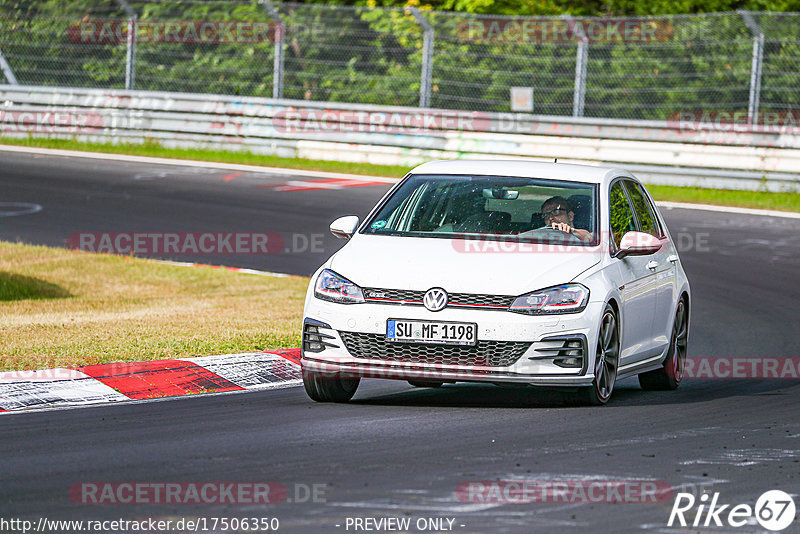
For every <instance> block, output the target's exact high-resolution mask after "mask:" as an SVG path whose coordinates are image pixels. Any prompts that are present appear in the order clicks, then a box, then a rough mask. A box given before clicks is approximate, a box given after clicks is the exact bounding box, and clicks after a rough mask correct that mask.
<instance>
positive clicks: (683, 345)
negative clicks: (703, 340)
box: [639, 299, 689, 391]
mask: <svg viewBox="0 0 800 534" xmlns="http://www.w3.org/2000/svg"><path fill="white" fill-rule="evenodd" d="M688 341H689V314H688V313H687V311H686V302H684V301H683V299H681V301H680V302H678V307H677V308H676V310H675V321H674V322H673V324H672V336H671V337H670V341H669V352H668V353H667V358H666V359H665V360H664V365H663V366H662V367H661V368H660V369H655V370H653V371H648V372H646V373H642V374H640V375H639V385H640V386H642V389H644V390H647V391H670V390H673V389H677V388H678V386H680V385H681V380H683V372H684V369H685V368H686V352H687V348H688Z"/></svg>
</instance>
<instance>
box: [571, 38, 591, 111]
mask: <svg viewBox="0 0 800 534" xmlns="http://www.w3.org/2000/svg"><path fill="white" fill-rule="evenodd" d="M588 59H589V42H588V41H587V40H586V37H583V38H582V39H581V40H580V42H578V52H577V56H576V57H575V90H574V92H573V95H572V116H573V117H583V104H584V102H585V101H586V63H587V60H588Z"/></svg>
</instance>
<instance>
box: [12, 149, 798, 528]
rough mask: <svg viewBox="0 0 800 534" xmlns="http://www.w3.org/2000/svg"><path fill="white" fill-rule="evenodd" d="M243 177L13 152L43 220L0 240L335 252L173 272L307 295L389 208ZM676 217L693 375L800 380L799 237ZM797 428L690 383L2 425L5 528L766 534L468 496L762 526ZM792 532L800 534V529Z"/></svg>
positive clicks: (214, 408) (755, 393) (787, 397)
mask: <svg viewBox="0 0 800 534" xmlns="http://www.w3.org/2000/svg"><path fill="white" fill-rule="evenodd" d="M231 174H232V173H231V171H226V170H215V169H193V168H187V167H175V166H159V165H149V164H148V165H143V164H132V163H120V162H113V161H105V160H89V159H80V158H65V157H52V156H31V155H23V154H12V153H6V152H0V191H2V198H0V202H2V203H26V204H36V205H39V206H41V208H42V209H41V211H38V212H36V213H29V214H20V215H16V216H6V217H2V218H0V239H3V240H11V241H16V240H20V241H24V242H29V243H38V244H47V245H55V246H65V245H66V243H67V239H68V238H69V236H70V235H72V234H74V233H78V232H205V231H226V232H261V231H267V232H279V233H281V234H282V235H283V236H284V238H286V236H293V235H294V234H298V235H301V236H305V237H306V238H309V236H312V235H314V234H320V235H322V236H324V237H319V239H320V240H321V246H320V247H318V250H316V251H311V250H309V247H308V246H306V247H305V248H304V247H303V246H302V245H303V243H302V241H303V238H302V237H301V238H297V239H298V240H299V241H298V246H296V247H293V246H287V248H288V250H284V251H282V252H280V253H277V254H270V255H253V254H242V255H236V254H229V255H223V256H219V255H217V256H202V255H201V256H197V255H195V256H184V257H176V258H174V259H179V260H182V261H194V262H199V263H213V264H225V265H231V266H240V267H250V268H257V269H264V270H270V271H279V272H289V273H294V274H303V275H309V274H310V273H311V272H313V270H314V269H315V268H316V267H317V266H318V265H319V264H320V263H321V262H322V261H323V260H324V259H325V257H327V256H328V255H329V254H331V253H332V252H333V251H335V250H336V247H338V246H340V245H341V243H342V242H341V241H337V240H335V239H334V238H333V237H332V236H330V235H329V233H328V231H327V226H328V224H329V222H330V221H331V220H332V219H334V218H335V217H336V216H338V215H344V214H357V215H360V216H363V215H365V214H366V212H367V210H368V209H369V208H370V207H371V205H372V204H373V203H374V202H375V201H376V200H377V199H378V198H379V197H380V196H381V195H382V194H383V193H384V192H385V191H386V190H387V189H388V185H386V184H383V185H369V186H363V187H346V188H340V189H330V188H328V189H305V190H294V191H280V190H279V188H277V187H276V185H277V184H280V183H285V182H287V181H290V180H294V181H298V180H301V181H302V180H306V179H304V178H302V175H301V173H298V175H295V176H285V177H281V176H274V175H259V174H257V173H240V174H239V175H236V176H234V177H231ZM307 180H309V181H313V180H318V179H317V178H309V179H307ZM265 185H266V186H269V187H263V186H265ZM5 205H6V204H0V210H2V209H6V208H2V206H5ZM20 205H21V204H20ZM664 213H665V216H666V218H667V220H668V224H669V226H670V229H671V231H672V234H673V238H674V239H676V240H677V241H678V244H679V247H680V249H681V258H682V260H683V262H684V267H685V269H686V272H687V274H688V276H689V278H690V280H691V282H692V288H693V292H694V295H693V297H694V299H693V305H694V306H693V310H692V322H691V334H690V345H689V346H690V349H689V355H690V358H700V357H732V358H733V357H735V358H751V359H762V358H782V357H792V358H797V357H798V355H800V324H799V323H798V317H800V290H799V289H798V280H800V276H799V275H800V220H797V219H777V218H769V217H763V216H749V215H734V214H726V213H717V212H707V211H697V210H681V209H674V210H664ZM288 242H290V241H287V243H288ZM798 406H800V379H774V378H760V379H759V378H741V379H731V378H727V379H726V378H709V379H705V378H694V379H687V380H686V381H685V382H684V383H683V384H682V385H681V387H680V389H679V390H677V391H675V392H663V393H662V392H656V393H653V392H644V391H642V390H641V389H640V388H639V387H638V383H637V382H636V380H635V379H633V380H626V381H623V382H621V383H619V384H618V386H617V390H616V392H615V394H614V398H613V399H612V401H611V403H610V404H609V405H608V406H605V407H602V408H586V407H573V406H570V405H569V404H568V403H565V402H564V401H563V400H562V399H561V398H560V397H559V396H556V395H551V394H549V393H547V392H540V391H527V390H524V391H523V390H510V389H501V388H498V387H495V386H481V385H451V386H445V387H443V388H441V389H438V390H430V389H415V388H411V387H410V386H408V385H406V384H405V383H401V382H390V381H381V380H372V381H363V382H362V385H361V387H360V389H359V391H358V393H357V395H356V397H355V399H354V401H353V402H352V403H351V404H347V405H330V404H315V403H313V402H311V401H310V400H309V399H308V398H307V397H306V395H305V392H304V391H303V390H302V388H288V389H281V390H272V391H261V392H248V393H242V394H221V395H208V396H202V397H190V398H179V399H173V400H164V401H157V402H146V403H138V404H125V405H118V406H98V407H90V408H81V409H71V410H58V411H44V412H32V413H23V414H16V415H8V416H3V417H0V517H3V518H9V517H15V518H27V519H32V520H34V521H36V520H38V519H39V518H40V517H47V518H48V519H66V518H69V519H82V520H94V519H106V520H111V519H118V518H124V519H143V518H169V519H178V518H182V517H186V518H213V517H218V518H220V517H275V518H278V519H279V521H280V529H279V532H355V531H361V532H364V531H367V530H365V529H361V530H356V528H355V525H356V524H355V523H354V521H353V520H354V518H376V519H377V518H387V517H399V518H410V519H411V525H412V528H411V529H410V531H411V532H418V531H419V530H416V528H415V525H416V522H417V520H419V519H422V518H445V519H454V521H453V523H452V527H451V529H452V531H455V532H579V531H580V532H584V531H588V532H639V531H643V530H652V531H657V532H699V531H709V532H765V530H764V528H763V527H761V526H760V525H759V524H758V523H756V522H755V520H752V521H751V522H750V524H747V525H745V526H743V527H740V528H734V527H730V526H728V525H725V526H724V527H714V526H713V523H712V526H711V527H708V528H704V527H702V526H701V527H688V528H681V527H679V526H677V525H674V526H673V527H671V528H669V527H667V521H668V519H669V516H670V511H671V508H672V505H673V501H674V494H671V495H669V496H668V497H667V498H663V499H659V500H658V502H647V503H638V502H623V503H608V502H603V499H600V500H599V502H564V500H561V501H558V500H557V499H550V501H554V500H555V501H556V502H494V501H496V500H497V499H494V501H493V500H492V499H491V498H489V499H487V498H485V497H487V496H486V495H485V494H478V495H477V496H472V497H466V498H465V495H464V494H463V493H459V492H458V489H459V488H463V487H464V484H467V483H470V482H475V481H482V482H483V483H487V484H488V481H505V482H508V481H516V482H526V481H527V482H535V483H541V482H543V481H545V482H562V483H563V482H574V481H595V482H596V481H606V482H611V483H613V482H618V481H623V482H625V481H628V482H631V481H634V482H635V481H651V482H656V483H658V484H662V485H663V484H666V485H668V486H670V487H672V488H675V489H676V490H677V491H680V490H681V489H683V490H684V491H686V492H689V493H693V494H697V495H699V494H702V493H703V492H706V493H708V494H714V493H715V492H719V504H730V505H736V504H740V503H745V504H750V505H751V506H753V505H754V504H755V502H756V499H757V498H758V497H759V496H760V495H761V494H762V493H763V492H765V491H767V490H771V489H781V490H783V491H785V492H787V493H789V494H791V495H793V496H794V498H795V502H797V504H798V506H800V499H798V495H799V494H800V409H799V408H798ZM81 482H196V483H204V482H215V483H216V482H277V483H280V484H282V485H283V486H284V487H285V488H286V489H287V492H288V493H287V499H286V500H284V501H283V502H279V503H276V504H270V505H260V504H259V505H251V504H245V503H239V504H222V505H206V504H203V505H198V504H176V505H163V504H162V505H151V504H116V505H94V504H76V503H75V502H73V501H72V500H71V499H70V496H69V490H70V487H71V486H72V485H73V484H76V483H81ZM505 482H503V483H505ZM314 485H316V488H317V490H318V494H317V498H316V499H314V498H312V497H310V496H309V494H308V491H307V490H308V489H309V488H313V487H314ZM481 497H484V498H481ZM495 497H497V496H496V495H495ZM518 500H521V499H518ZM314 501H316V502H314ZM487 501H488V502H487ZM698 504H699V501H698ZM695 510H696V507H695V508H694V509H693V510H691V511H689V512H687V513H686V518H687V520H690V521H692V520H694V517H695ZM727 513H728V510H726V511H725V512H724V513H723V514H722V515H721V519H722V520H723V521H725V519H726V517H727ZM348 518H349V519H350V522H349V523H348ZM704 519H705V516H703V520H704ZM701 524H702V523H701ZM373 525H374V524H373ZM444 525H448V523H447V521H445V522H444ZM0 530H2V529H0ZM217 531H220V532H221V531H222V530H220V529H218V530H217ZM371 531H373V532H375V531H380V532H385V531H387V530H371ZM435 531H443V530H442V529H439V530H435ZM786 532H800V519H796V520H795V522H794V523H793V524H792V526H790V527H789V529H788V530H786Z"/></svg>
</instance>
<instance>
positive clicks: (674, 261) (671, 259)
mask: <svg viewBox="0 0 800 534" xmlns="http://www.w3.org/2000/svg"><path fill="white" fill-rule="evenodd" d="M667 261H669V262H671V263H678V255H677V254H673V255H671V256H670V257H669V258H667Z"/></svg>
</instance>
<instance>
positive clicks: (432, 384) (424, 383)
mask: <svg viewBox="0 0 800 534" xmlns="http://www.w3.org/2000/svg"><path fill="white" fill-rule="evenodd" d="M408 383H409V384H411V385H412V386H414V387H415V388H440V387H442V384H444V382H439V381H437V380H409V381H408Z"/></svg>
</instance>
